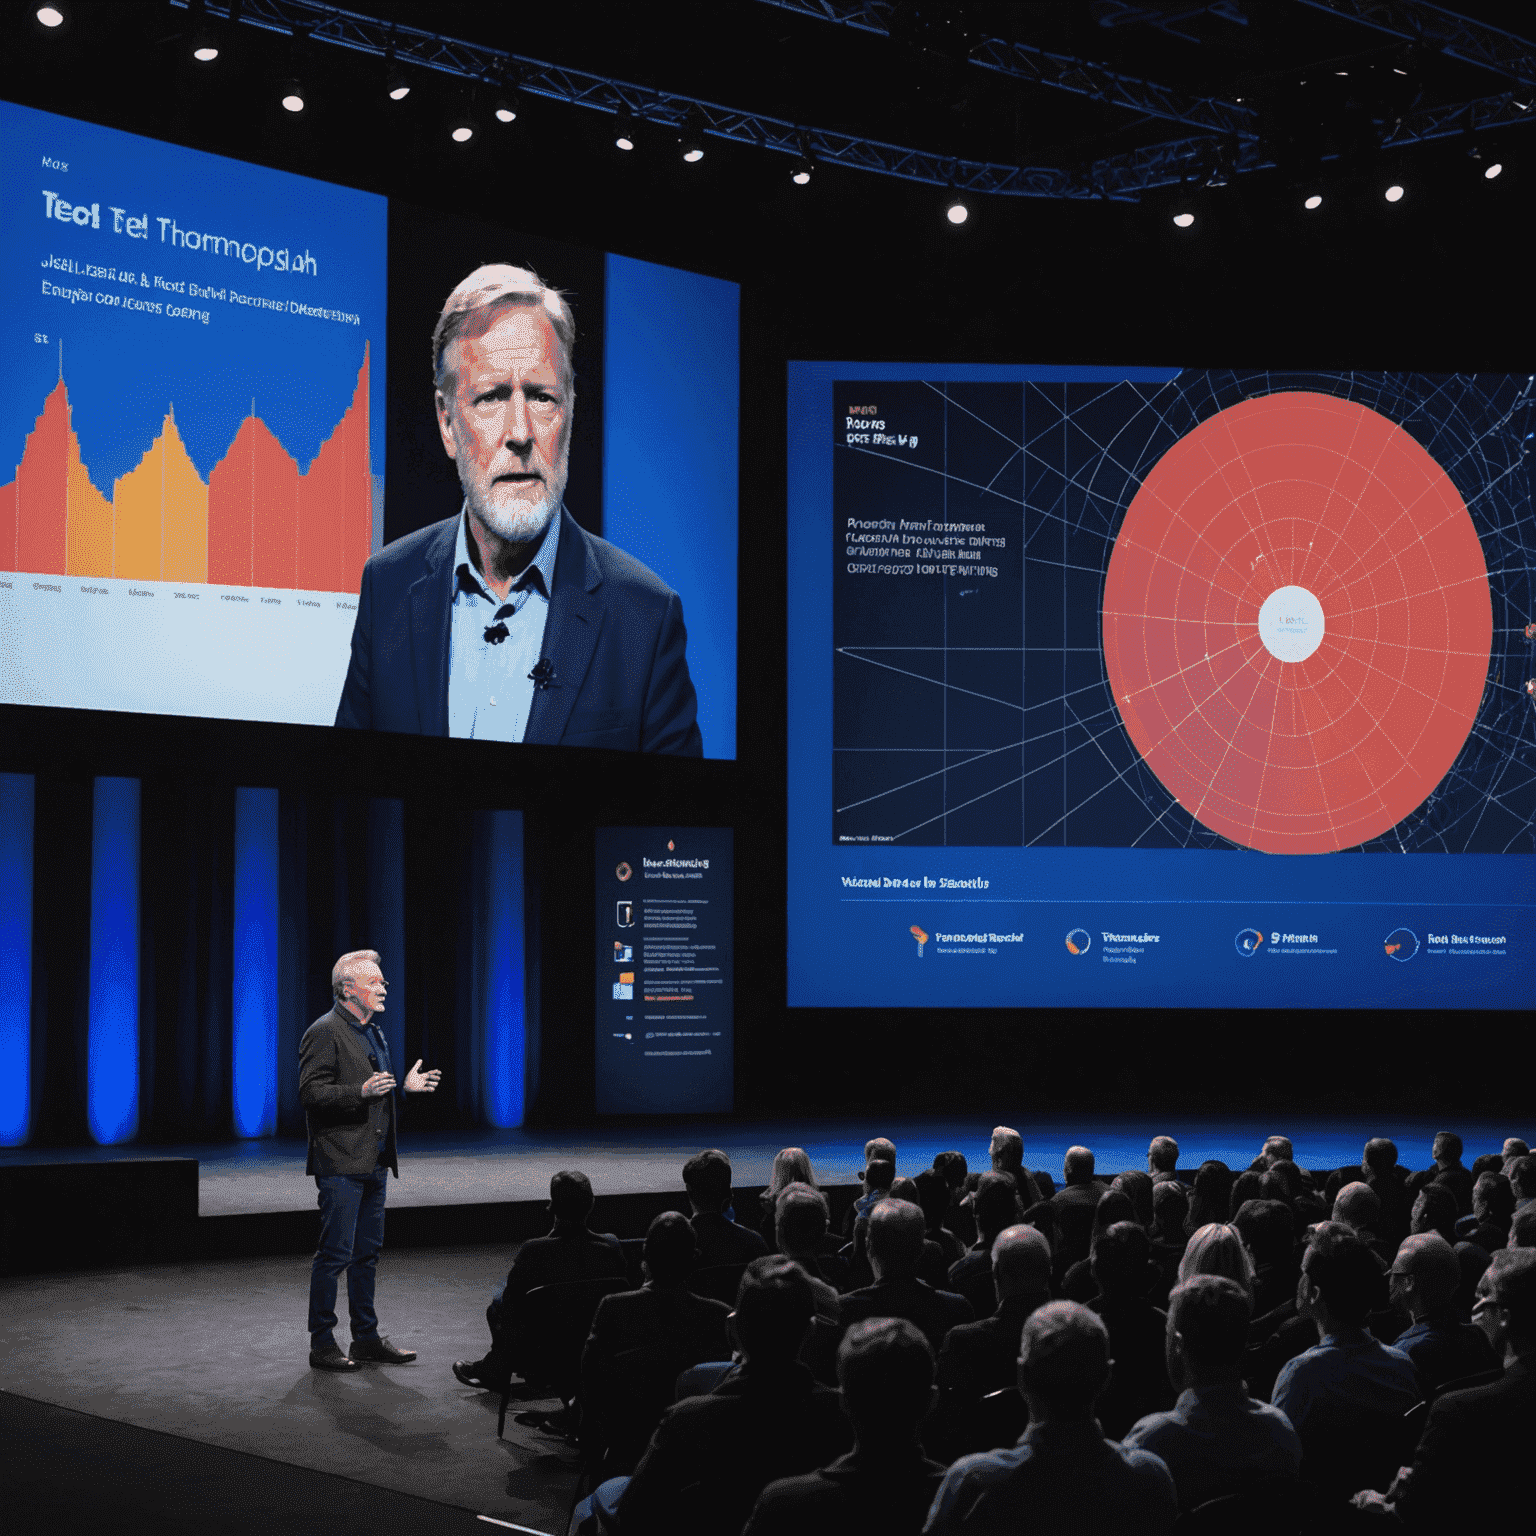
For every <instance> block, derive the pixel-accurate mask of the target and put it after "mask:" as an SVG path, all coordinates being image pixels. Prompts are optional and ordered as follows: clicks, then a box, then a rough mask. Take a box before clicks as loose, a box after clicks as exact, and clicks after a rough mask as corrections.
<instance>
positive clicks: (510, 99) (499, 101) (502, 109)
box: [491, 86, 521, 123]
mask: <svg viewBox="0 0 1536 1536" xmlns="http://www.w3.org/2000/svg"><path fill="white" fill-rule="evenodd" d="M520 107H521V103H520V102H519V101H518V99H517V92H516V91H514V90H513V89H512V88H511V87H510V86H504V87H503V88H502V89H501V90H500V91H498V92H497V93H496V100H495V103H494V104H493V105H492V107H491V111H492V112H493V113H495V115H496V121H497V122H498V123H515V122H516V121H517V114H518V111H519V109H520Z"/></svg>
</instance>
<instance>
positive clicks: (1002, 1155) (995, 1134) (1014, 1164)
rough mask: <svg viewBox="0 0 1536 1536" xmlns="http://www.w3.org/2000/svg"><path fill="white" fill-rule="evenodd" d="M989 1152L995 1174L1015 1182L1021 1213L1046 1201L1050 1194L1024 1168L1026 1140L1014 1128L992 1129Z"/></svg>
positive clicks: (1043, 1176)
mask: <svg viewBox="0 0 1536 1536" xmlns="http://www.w3.org/2000/svg"><path fill="white" fill-rule="evenodd" d="M987 1152H988V1155H989V1156H990V1157H991V1159H992V1171H993V1173H1000V1174H1002V1175H1003V1176H1004V1177H1005V1178H1010V1179H1012V1180H1013V1182H1014V1186H1015V1189H1016V1191H1017V1193H1018V1197H1019V1209H1020V1210H1021V1211H1026V1210H1028V1209H1029V1207H1030V1206H1032V1205H1033V1204H1034V1203H1035V1201H1037V1200H1042V1199H1044V1198H1045V1197H1046V1195H1047V1194H1049V1193H1050V1191H1049V1190H1045V1189H1042V1188H1041V1187H1040V1184H1039V1183H1037V1182H1036V1180H1035V1177H1034V1175H1033V1174H1031V1173H1030V1171H1029V1169H1028V1168H1026V1167H1025V1166H1024V1138H1023V1137H1022V1136H1020V1135H1019V1133H1018V1132H1017V1131H1016V1130H1014V1129H1013V1127H1012V1126H1010V1125H998V1126H994V1127H993V1128H992V1140H991V1142H990V1143H989V1144H988V1147H987ZM1041 1177H1042V1178H1046V1177H1047V1176H1046V1175H1041Z"/></svg>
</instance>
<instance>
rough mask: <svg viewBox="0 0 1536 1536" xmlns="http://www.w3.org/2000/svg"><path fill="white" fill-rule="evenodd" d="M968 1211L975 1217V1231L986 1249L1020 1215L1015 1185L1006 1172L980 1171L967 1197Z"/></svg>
mask: <svg viewBox="0 0 1536 1536" xmlns="http://www.w3.org/2000/svg"><path fill="white" fill-rule="evenodd" d="M971 1210H972V1213H973V1214H974V1215H975V1217H976V1231H977V1234H978V1236H979V1238H980V1240H981V1241H982V1242H984V1243H986V1244H987V1246H988V1247H989V1248H990V1247H991V1245H992V1243H993V1241H994V1239H995V1238H996V1237H997V1234H998V1233H999V1232H1001V1231H1002V1230H1003V1228H1004V1227H1011V1226H1012V1225H1013V1224H1014V1223H1015V1222H1016V1221H1018V1219H1019V1218H1020V1216H1021V1215H1022V1214H1023V1212H1022V1211H1020V1209H1019V1191H1018V1187H1017V1185H1015V1184H1014V1182H1013V1180H1012V1179H1010V1178H1008V1177H1007V1175H1006V1174H1001V1173H984V1174H982V1176H981V1178H980V1179H979V1180H978V1181H977V1184H976V1193H975V1194H974V1195H972V1196H971Z"/></svg>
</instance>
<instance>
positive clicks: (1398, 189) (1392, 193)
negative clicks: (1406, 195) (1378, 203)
mask: <svg viewBox="0 0 1536 1536" xmlns="http://www.w3.org/2000/svg"><path fill="white" fill-rule="evenodd" d="M1381 195H1382V196H1383V197H1384V198H1386V200H1387V201H1388V202H1389V203H1400V202H1402V200H1403V187H1402V183H1401V182H1397V181H1394V182H1393V183H1392V185H1391V186H1390V187H1388V188H1387V190H1386V191H1385V192H1383V193H1382V194H1381Z"/></svg>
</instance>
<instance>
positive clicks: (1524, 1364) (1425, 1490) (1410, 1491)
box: [1354, 1248, 1536, 1536]
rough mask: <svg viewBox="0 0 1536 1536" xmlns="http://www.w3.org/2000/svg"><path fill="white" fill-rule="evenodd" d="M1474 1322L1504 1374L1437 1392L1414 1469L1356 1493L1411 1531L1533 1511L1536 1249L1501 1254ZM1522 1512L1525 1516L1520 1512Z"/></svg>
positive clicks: (1361, 1502) (1363, 1504)
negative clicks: (1483, 1514)
mask: <svg viewBox="0 0 1536 1536" xmlns="http://www.w3.org/2000/svg"><path fill="white" fill-rule="evenodd" d="M1480 1284H1481V1285H1482V1287H1483V1294H1482V1296H1481V1297H1480V1299H1479V1305H1478V1308H1477V1313H1476V1315H1477V1321H1478V1324H1479V1326H1480V1327H1481V1328H1482V1329H1483V1330H1484V1332H1485V1334H1486V1336H1487V1338H1488V1342H1489V1344H1490V1346H1491V1347H1492V1349H1493V1351H1494V1353H1495V1355H1497V1356H1499V1357H1500V1358H1501V1359H1502V1361H1503V1365H1504V1371H1503V1374H1502V1375H1501V1376H1500V1377H1499V1378H1498V1379H1497V1380H1495V1381H1492V1382H1489V1383H1487V1384H1486V1385H1482V1386H1475V1387H1469V1388H1466V1389H1463V1390H1459V1391H1458V1390H1451V1391H1448V1392H1444V1393H1442V1394H1441V1395H1440V1396H1439V1397H1437V1398H1436V1399H1435V1401H1434V1402H1433V1404H1431V1406H1430V1410H1429V1417H1428V1420H1427V1421H1426V1423H1425V1426H1424V1433H1423V1434H1422V1435H1421V1436H1420V1438H1419V1443H1418V1447H1417V1449H1416V1450H1415V1452H1414V1456H1413V1464H1412V1466H1411V1467H1410V1468H1408V1470H1407V1472H1406V1473H1400V1474H1399V1475H1398V1476H1397V1477H1396V1478H1395V1479H1394V1480H1393V1481H1392V1483H1391V1485H1390V1487H1389V1488H1388V1489H1387V1490H1386V1492H1385V1493H1382V1492H1378V1491H1374V1490H1366V1491H1363V1492H1360V1493H1357V1494H1356V1495H1355V1500H1354V1502H1355V1504H1356V1506H1357V1507H1359V1508H1362V1509H1373V1510H1376V1511H1378V1512H1384V1513H1389V1514H1391V1515H1395V1516H1396V1518H1397V1520H1398V1522H1399V1523H1400V1524H1401V1525H1403V1526H1405V1527H1407V1529H1408V1530H1410V1531H1425V1532H1434V1533H1436V1536H1440V1533H1442V1532H1445V1531H1448V1530H1453V1529H1457V1528H1459V1527H1460V1526H1461V1525H1464V1524H1465V1523H1467V1521H1468V1520H1469V1518H1472V1514H1471V1511H1472V1510H1473V1509H1476V1510H1480V1511H1487V1512H1489V1513H1490V1514H1492V1515H1493V1516H1494V1517H1495V1518H1503V1519H1505V1520H1512V1521H1514V1522H1516V1523H1518V1521H1519V1520H1521V1519H1523V1518H1527V1517H1528V1514H1529V1504H1530V1473H1529V1463H1528V1462H1527V1461H1526V1457H1527V1456H1528V1455H1529V1454H1530V1443H1531V1426H1532V1424H1536V1252H1532V1251H1531V1250H1529V1249H1507V1248H1506V1249H1502V1250H1501V1251H1500V1252H1499V1253H1498V1254H1496V1255H1495V1256H1494V1260H1493V1263H1492V1264H1490V1266H1489V1268H1488V1272H1487V1274H1486V1275H1485V1276H1484V1278H1483V1281H1482V1282H1480ZM1522 1509H1525V1510H1527V1516H1522V1515H1520V1513H1519V1511H1520V1510H1522Z"/></svg>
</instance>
